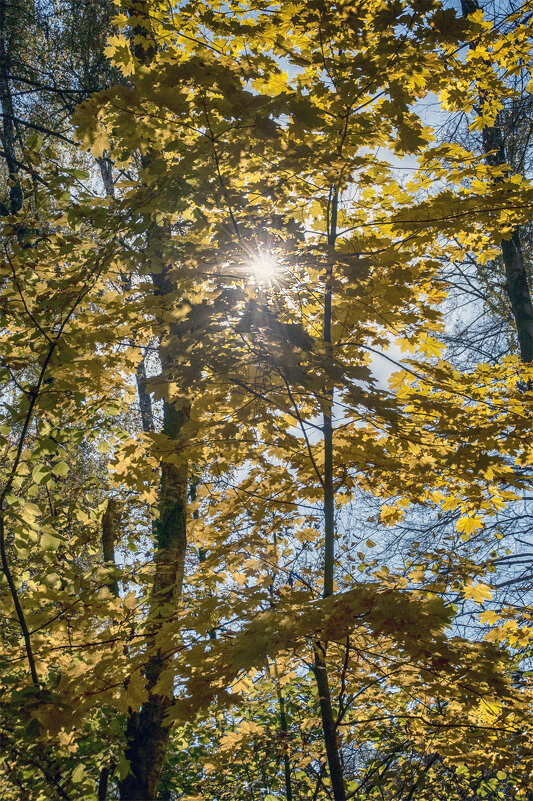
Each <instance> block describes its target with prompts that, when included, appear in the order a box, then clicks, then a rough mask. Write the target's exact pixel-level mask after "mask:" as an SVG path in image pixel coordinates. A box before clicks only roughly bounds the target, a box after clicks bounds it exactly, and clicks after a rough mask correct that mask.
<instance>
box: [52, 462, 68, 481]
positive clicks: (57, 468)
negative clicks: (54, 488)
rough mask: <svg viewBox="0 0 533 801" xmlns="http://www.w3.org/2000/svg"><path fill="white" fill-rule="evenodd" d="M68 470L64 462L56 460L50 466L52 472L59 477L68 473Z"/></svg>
mask: <svg viewBox="0 0 533 801" xmlns="http://www.w3.org/2000/svg"><path fill="white" fill-rule="evenodd" d="M68 470H69V467H68V464H67V463H66V462H58V463H57V464H56V465H54V466H53V467H52V473H54V475H56V476H60V477H61V478H63V477H64V476H66V475H68Z"/></svg>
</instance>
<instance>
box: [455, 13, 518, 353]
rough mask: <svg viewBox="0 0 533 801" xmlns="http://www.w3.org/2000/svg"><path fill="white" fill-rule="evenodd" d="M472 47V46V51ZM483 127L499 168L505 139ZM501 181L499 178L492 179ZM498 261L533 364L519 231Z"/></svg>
mask: <svg viewBox="0 0 533 801" xmlns="http://www.w3.org/2000/svg"><path fill="white" fill-rule="evenodd" d="M479 8H480V6H479V3H478V0H461V10H462V13H463V16H465V17H468V16H469V15H470V14H473V13H474V12H476V11H478V10H479ZM475 46H476V45H475V44H474V45H472V47H473V48H475ZM497 122H498V121H497V120H496V121H495V123H494V125H487V126H485V128H483V131H482V142H483V152H484V153H485V160H486V162H487V164H488V165H490V166H491V167H501V166H503V165H504V164H506V163H507V156H506V152H505V140H504V137H503V131H502V129H501V126H499V125H498V124H497ZM496 180H501V179H496ZM500 248H501V253H502V261H503V266H504V270H505V285H504V289H505V293H506V295H507V298H508V300H509V305H510V307H511V313H512V315H513V319H514V323H515V326H516V332H517V336H518V345H519V348H520V358H521V359H522V361H523V362H526V363H529V362H531V361H533V303H532V301H531V292H530V288H529V282H528V276H527V272H526V268H525V262H524V255H523V251H522V242H521V233H520V228H518V227H517V228H515V229H514V230H513V232H512V233H511V236H510V238H509V239H502V240H501V242H500Z"/></svg>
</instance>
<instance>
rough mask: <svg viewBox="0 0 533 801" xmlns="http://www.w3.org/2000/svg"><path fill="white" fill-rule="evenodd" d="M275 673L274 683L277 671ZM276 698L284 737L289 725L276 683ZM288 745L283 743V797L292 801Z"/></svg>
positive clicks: (281, 691) (283, 701)
mask: <svg viewBox="0 0 533 801" xmlns="http://www.w3.org/2000/svg"><path fill="white" fill-rule="evenodd" d="M275 673H276V681H277V679H278V677H277V671H275ZM276 692H277V696H278V703H279V727H280V730H281V732H282V733H283V734H284V735H286V734H287V732H288V731H289V725H288V721H287V712H286V709H285V698H284V697H283V690H282V688H281V686H280V685H279V683H278V686H277V691H276ZM288 748H289V746H288V743H287V742H285V740H284V741H283V773H284V778H285V797H286V799H287V801H292V782H291V761H290V759H289V754H288Z"/></svg>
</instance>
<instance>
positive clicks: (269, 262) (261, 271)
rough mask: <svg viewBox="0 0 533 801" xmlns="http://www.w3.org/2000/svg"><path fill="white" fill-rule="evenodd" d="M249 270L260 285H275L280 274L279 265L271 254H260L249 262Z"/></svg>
mask: <svg viewBox="0 0 533 801" xmlns="http://www.w3.org/2000/svg"><path fill="white" fill-rule="evenodd" d="M249 270H250V273H251V275H252V277H253V278H255V280H256V281H257V283H258V284H267V285H269V284H273V283H274V281H275V280H276V278H277V275H278V273H279V265H278V263H277V261H276V259H275V258H274V257H273V256H271V255H270V253H259V254H258V255H257V256H256V257H255V258H253V259H251V260H250V262H249Z"/></svg>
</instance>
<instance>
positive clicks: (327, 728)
mask: <svg viewBox="0 0 533 801" xmlns="http://www.w3.org/2000/svg"><path fill="white" fill-rule="evenodd" d="M337 210H338V191H337V189H336V187H332V188H331V193H330V203H329V211H328V245H329V250H330V254H329V263H328V267H327V272H326V287H325V293H324V342H325V343H326V352H327V353H328V355H329V357H330V358H331V357H332V356H333V349H332V340H331V301H332V280H333V253H334V250H335V240H336V238H337ZM327 396H328V410H327V411H325V412H324V415H323V423H322V434H323V439H324V495H323V506H324V592H323V595H324V598H327V597H328V596H330V595H333V587H334V584H333V580H334V564H335V492H334V488H333V422H332V414H333V408H332V407H333V400H334V393H333V390H328V391H327ZM314 650H315V653H314V667H313V673H314V675H315V680H316V686H317V690H318V696H319V700H320V716H321V718H322V732H323V736H324V744H325V746H326V755H327V758H328V768H329V775H330V779H331V789H332V790H333V798H334V799H335V801H346V788H345V786H344V776H343V770H342V763H341V759H340V754H339V746H338V743H337V726H336V723H335V718H334V715H333V707H332V704H331V692H330V688H329V681H328V672H327V663H326V653H327V643H326V642H320V641H317V642H316V643H315V648H314Z"/></svg>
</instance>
